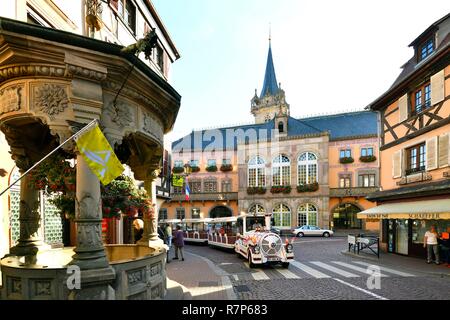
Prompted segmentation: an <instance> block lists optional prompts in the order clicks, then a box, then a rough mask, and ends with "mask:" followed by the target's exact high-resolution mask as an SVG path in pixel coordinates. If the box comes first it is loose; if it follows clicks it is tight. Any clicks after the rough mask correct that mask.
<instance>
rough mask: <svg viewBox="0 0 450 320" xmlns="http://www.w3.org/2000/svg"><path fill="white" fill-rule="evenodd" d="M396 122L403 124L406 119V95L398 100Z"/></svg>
mask: <svg viewBox="0 0 450 320" xmlns="http://www.w3.org/2000/svg"><path fill="white" fill-rule="evenodd" d="M398 115H399V119H398V122H403V121H405V120H406V119H408V95H407V94H404V95H403V96H402V97H400V99H398Z"/></svg>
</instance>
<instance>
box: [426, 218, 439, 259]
mask: <svg viewBox="0 0 450 320" xmlns="http://www.w3.org/2000/svg"><path fill="white" fill-rule="evenodd" d="M437 239H438V233H437V232H436V227H435V226H431V228H430V230H429V231H427V232H425V236H424V238H423V247H424V248H425V247H426V248H427V263H431V261H432V257H433V253H434V257H435V258H436V260H435V262H436V264H440V263H439V247H438V242H437Z"/></svg>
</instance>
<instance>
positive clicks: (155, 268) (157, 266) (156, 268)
mask: <svg viewBox="0 0 450 320" xmlns="http://www.w3.org/2000/svg"><path fill="white" fill-rule="evenodd" d="M160 271H161V263H155V264H153V265H152V266H151V267H150V276H151V277H154V276H156V275H158V274H159V273H160Z"/></svg>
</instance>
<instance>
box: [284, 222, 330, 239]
mask: <svg viewBox="0 0 450 320" xmlns="http://www.w3.org/2000/svg"><path fill="white" fill-rule="evenodd" d="M333 233H334V232H333V231H332V230H329V229H322V228H319V227H317V226H310V225H304V226H301V227H298V228H295V229H294V231H292V234H293V235H294V236H297V237H303V236H318V237H325V238H328V237H330V236H332V235H333Z"/></svg>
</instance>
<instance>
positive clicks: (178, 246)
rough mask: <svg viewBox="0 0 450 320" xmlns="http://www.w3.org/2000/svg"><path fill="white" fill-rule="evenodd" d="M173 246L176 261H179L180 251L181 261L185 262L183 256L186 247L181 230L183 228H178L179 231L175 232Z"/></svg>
mask: <svg viewBox="0 0 450 320" xmlns="http://www.w3.org/2000/svg"><path fill="white" fill-rule="evenodd" d="M173 245H174V246H175V258H173V259H174V260H178V250H179V251H180V255H181V260H182V261H184V256H183V247H184V235H183V231H182V230H181V226H180V225H178V226H177V231H175V236H174V238H173Z"/></svg>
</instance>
